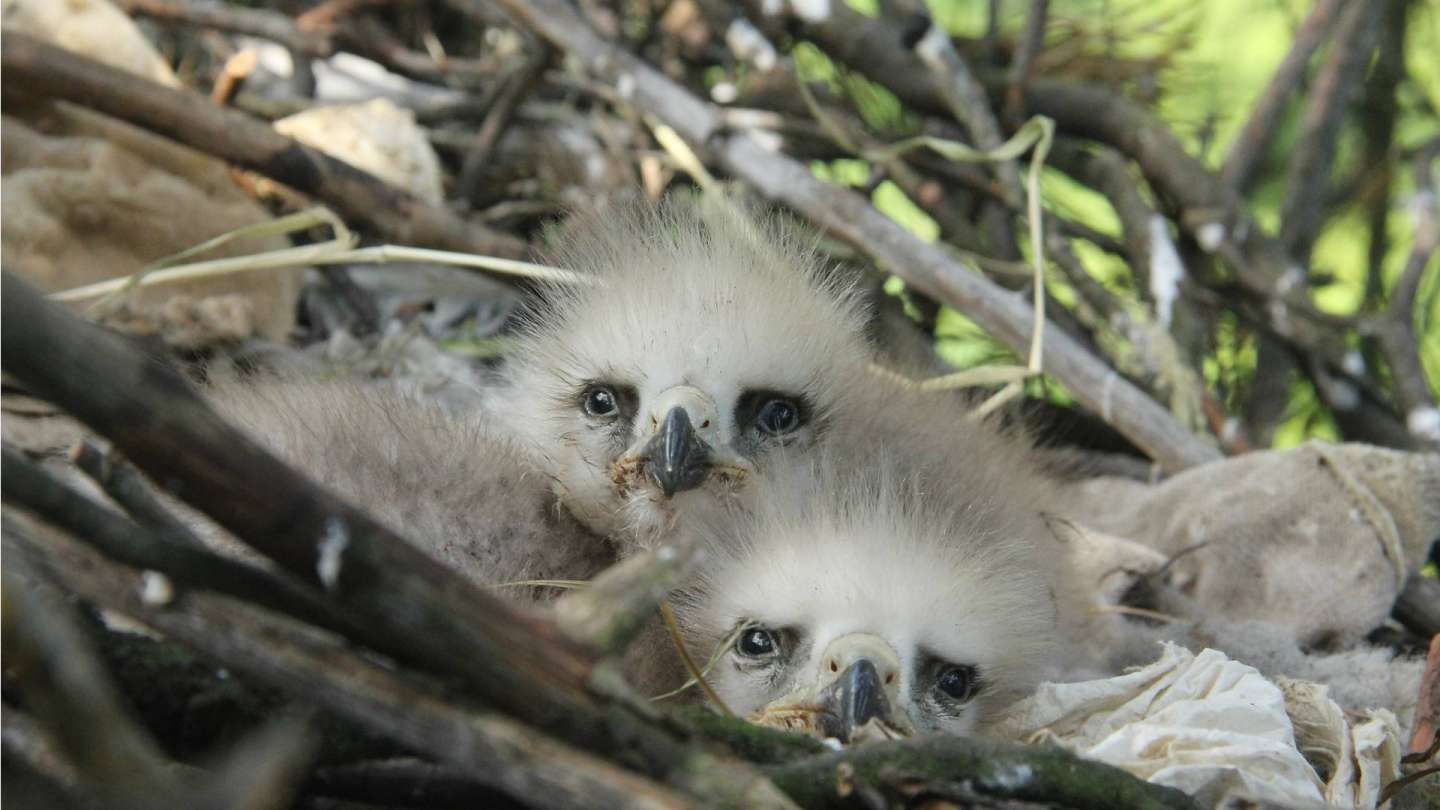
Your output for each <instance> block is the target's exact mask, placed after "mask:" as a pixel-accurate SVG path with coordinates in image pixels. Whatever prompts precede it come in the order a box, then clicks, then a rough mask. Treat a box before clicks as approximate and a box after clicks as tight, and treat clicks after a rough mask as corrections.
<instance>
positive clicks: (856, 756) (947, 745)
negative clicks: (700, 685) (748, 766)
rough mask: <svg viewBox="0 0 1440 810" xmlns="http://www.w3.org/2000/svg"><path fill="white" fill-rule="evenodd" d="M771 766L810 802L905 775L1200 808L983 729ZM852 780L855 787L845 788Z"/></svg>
mask: <svg viewBox="0 0 1440 810" xmlns="http://www.w3.org/2000/svg"><path fill="white" fill-rule="evenodd" d="M768 770H769V773H770V776H771V778H772V779H774V780H775V783H776V784H778V785H780V786H781V787H782V788H783V789H784V790H785V791H786V792H787V793H789V794H790V795H791V796H794V797H795V798H796V800H798V801H799V802H800V803H801V804H803V805H805V806H806V807H810V808H823V807H837V808H848V807H863V806H865V804H864V802H863V801H862V799H863V798H864V796H863V795H862V792H861V791H859V790H855V789H854V788H855V787H858V786H865V787H868V788H880V789H884V788H886V787H888V788H890V789H891V790H892V791H895V790H897V789H898V788H899V787H900V786H901V785H903V784H904V783H906V782H907V781H908V782H911V783H914V782H917V781H921V782H923V781H940V782H947V783H957V782H964V783H968V784H969V785H970V787H971V788H972V789H973V790H975V791H976V792H978V793H981V794H983V795H989V796H998V797H1004V798H1013V799H1024V800H1031V801H1041V802H1045V801H1055V800H1057V799H1060V800H1061V801H1063V803H1064V806H1066V807H1076V808H1094V810H1128V809H1130V808H1133V809H1134V810H1140V809H1141V808H1145V810H1194V808H1195V803H1194V802H1192V801H1191V800H1190V798H1189V797H1187V796H1186V795H1185V794H1184V793H1181V792H1180V791H1178V790H1176V789H1174V788H1168V787H1162V786H1160V785H1152V784H1150V783H1148V782H1142V781H1141V780H1139V779H1136V778H1135V777H1133V776H1131V775H1130V774H1128V773H1126V772H1124V771H1122V770H1120V769H1119V768H1116V767H1114V766H1111V765H1105V764H1103V763H1099V762H1091V761H1089V760H1084V759H1081V758H1079V757H1077V756H1075V755H1074V754H1071V753H1069V752H1067V751H1065V750H1063V749H1060V748H1055V747H1045V746H1027V745H1017V744H1013V743H1001V742H997V741H993V740H987V739H984V738H980V737H951V736H931V737H912V738H910V739H906V740H897V741H893V742H883V743H871V744H868V745H862V746H858V747H855V748H851V749H848V750H845V751H840V752H836V753H831V754H823V755H820V756H817V757H813V758H811V759H806V760H801V761H798V762H793V763H789V764H786V765H781V766H777V767H774V768H770V769H768ZM841 774H844V775H843V776H842V775H841ZM847 783H848V785H849V787H850V788H851V789H850V790H846V789H845V788H846V785H847ZM1061 797H1063V799H1061Z"/></svg>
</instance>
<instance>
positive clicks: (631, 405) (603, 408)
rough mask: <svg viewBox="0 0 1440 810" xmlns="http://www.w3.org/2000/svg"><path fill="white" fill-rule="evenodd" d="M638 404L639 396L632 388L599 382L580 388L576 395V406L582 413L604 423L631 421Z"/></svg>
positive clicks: (589, 383)
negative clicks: (617, 420)
mask: <svg viewBox="0 0 1440 810" xmlns="http://www.w3.org/2000/svg"><path fill="white" fill-rule="evenodd" d="M639 403H640V396H639V394H637V393H636V392H635V388H634V386H630V385H623V384H619V383H609V382H603V381H599V380H596V381H592V382H588V383H586V384H585V385H583V386H581V387H580V390H579V392H578V393H577V395H576V404H577V406H578V407H579V409H580V411H581V412H582V413H584V414H585V415H586V416H588V417H590V418H592V419H598V420H605V421H610V420H613V419H624V420H627V421H628V420H631V419H633V418H634V417H635V411H636V410H637V409H638V407H639Z"/></svg>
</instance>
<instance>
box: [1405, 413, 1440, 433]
mask: <svg viewBox="0 0 1440 810" xmlns="http://www.w3.org/2000/svg"><path fill="white" fill-rule="evenodd" d="M1405 427H1407V428H1409V429H1410V432H1411V433H1413V434H1415V435H1416V436H1419V437H1421V438H1425V439H1429V440H1430V441H1433V442H1440V409H1436V408H1433V407H1429V406H1425V405H1422V406H1420V407H1418V408H1413V409H1411V411H1410V413H1408V414H1406V416H1405Z"/></svg>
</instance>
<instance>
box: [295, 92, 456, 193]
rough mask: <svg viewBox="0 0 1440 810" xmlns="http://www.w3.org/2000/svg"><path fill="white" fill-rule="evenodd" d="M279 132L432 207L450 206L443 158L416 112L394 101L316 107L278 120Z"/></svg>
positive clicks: (376, 100) (385, 100)
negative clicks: (443, 171) (445, 187)
mask: <svg viewBox="0 0 1440 810" xmlns="http://www.w3.org/2000/svg"><path fill="white" fill-rule="evenodd" d="M275 129H276V130H277V131H279V132H281V133H283V134H285V135H289V136H290V137H292V138H294V139H295V140H297V141H300V142H301V143H304V144H307V145H309V146H312V147H314V148H316V149H319V150H320V151H322V152H325V153H326V154H328V155H330V156H332V157H336V158H339V159H340V160H343V161H345V162H346V163H349V164H350V165H351V166H354V167H356V168H358V169H364V170H365V171H367V172H369V173H371V174H373V175H375V176H376V177H379V178H380V179H381V180H384V181H385V182H387V183H389V184H391V185H393V186H396V187H398V188H403V189H405V190H406V191H409V192H410V193H411V194H414V195H415V196H416V197H419V198H420V199H422V200H424V201H425V202H428V203H430V204H431V205H439V204H441V203H442V202H444V199H445V189H444V183H443V180H442V178H441V172H440V158H439V157H437V156H436V155H435V150H434V149H433V148H432V147H431V146H430V141H429V140H428V139H427V138H426V137H425V132H424V130H422V129H421V128H420V126H419V125H418V124H416V123H415V114H414V113H413V112H411V111H409V110H406V109H403V108H401V107H398V106H396V104H395V103H394V102H392V101H390V100H389V99H383V98H378V99H375V100H374V101H369V102H366V103H363V104H334V105H327V106H321V107H314V108H311V109H309V110H306V111H304V112H302V113H297V114H295V115H292V116H289V117H288V118H282V119H280V120H279V121H276V122H275Z"/></svg>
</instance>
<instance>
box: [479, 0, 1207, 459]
mask: <svg viewBox="0 0 1440 810" xmlns="http://www.w3.org/2000/svg"><path fill="white" fill-rule="evenodd" d="M504 5H505V7H506V8H507V9H509V10H510V11H512V12H513V13H514V14H515V16H516V17H518V18H520V19H521V20H522V21H523V22H524V23H525V24H526V25H529V26H530V27H531V28H533V29H534V30H536V31H537V32H539V33H540V34H541V35H542V36H543V37H545V38H546V39H548V40H549V41H550V42H551V43H552V44H554V45H555V46H556V47H557V48H560V49H562V50H564V51H567V52H569V53H570V54H572V55H574V56H575V57H577V58H579V59H580V61H581V63H582V64H584V65H586V66H587V67H588V68H589V69H590V70H591V71H592V72H593V73H595V74H596V75H597V76H599V77H601V78H602V79H604V80H605V81H607V82H611V83H617V82H619V81H620V77H621V76H625V77H626V80H625V81H626V85H627V87H628V88H630V89H631V93H630V95H629V101H630V103H631V104H633V105H634V106H635V107H637V108H638V109H640V110H641V111H643V112H645V113H648V114H650V115H653V116H655V117H657V118H659V119H660V120H662V121H664V122H665V123H667V124H669V125H670V126H672V127H674V128H675V130H676V131H677V132H679V133H680V134H681V135H682V136H683V137H684V138H685V139H686V140H687V141H689V142H690V143H692V144H696V145H700V146H702V147H705V148H708V150H709V151H710V153H711V154H712V155H713V156H714V157H715V158H716V159H717V160H718V161H719V162H720V163H721V164H722V165H724V166H725V167H726V168H727V169H728V170H729V171H730V172H731V173H732V174H734V175H736V176H738V177H741V178H744V179H745V180H747V181H749V182H750V183H752V184H753V185H754V186H755V187H756V189H757V190H759V191H760V193H761V194H763V195H764V196H766V197H769V198H771V199H774V200H778V201H780V202H783V203H785V204H787V205H789V206H791V207H793V208H795V209H796V210H798V211H800V212H801V213H803V214H804V215H805V216H806V217H808V218H809V219H810V220H811V221H812V222H814V223H816V224H817V225H819V226H821V227H823V228H825V229H826V230H828V231H830V232H831V233H833V234H835V235H836V236H838V237H840V238H842V239H844V240H845V241H847V242H850V243H851V244H853V245H855V246H856V247H857V248H859V249H860V250H862V251H864V252H866V253H867V254H869V255H870V256H871V257H872V258H874V259H875V260H876V261H877V262H879V263H880V264H881V265H882V266H883V267H884V268H885V269H887V270H889V271H891V272H894V273H896V274H898V275H900V276H901V277H902V278H904V279H905V280H906V282H907V283H909V284H911V285H913V286H915V287H916V288H918V289H919V290H920V291H921V292H924V293H925V294H927V295H929V296H931V297H933V298H935V299H937V300H940V301H943V302H945V303H946V304H948V305H950V306H952V307H954V308H955V309H958V310H960V311H961V312H964V313H966V314H967V315H969V316H971V317H973V318H974V319H975V320H976V322H978V323H979V324H980V325H981V326H983V327H985V329H987V330H988V331H989V332H990V333H991V334H993V335H995V337H996V338H998V339H999V340H1001V341H1002V342H1004V343H1005V344H1007V345H1009V346H1010V347H1011V348H1013V349H1015V350H1016V351H1018V352H1021V353H1025V352H1026V348H1027V346H1028V344H1029V340H1030V330H1031V321H1032V317H1033V316H1032V312H1031V309H1030V307H1028V306H1027V305H1026V304H1025V303H1024V302H1023V301H1021V300H1020V299H1019V298H1017V297H1016V296H1014V295H1012V294H1009V293H1006V292H1003V291H1001V290H999V289H998V288H996V287H995V286H994V285H992V284H991V283H990V282H988V281H986V280H985V279H984V278H983V277H981V276H979V275H978V274H976V273H975V272H973V271H972V270H970V269H969V268H967V267H965V266H964V265H962V264H960V263H959V262H957V261H955V260H954V259H952V258H951V257H950V256H949V255H948V254H946V253H945V252H944V251H943V250H941V249H939V248H937V247H935V246H933V245H927V244H925V243H923V242H921V241H920V240H918V239H916V238H915V237H914V236H912V235H911V234H909V233H908V232H906V231H905V230H904V229H903V228H901V227H900V226H899V225H897V224H896V223H895V222H894V221H892V220H890V219H889V218H888V217H886V216H884V215H883V214H881V213H880V212H878V211H876V210H875V209H874V208H872V207H871V206H870V205H869V204H868V203H867V202H866V201H865V200H864V199H862V198H861V197H860V196H858V195H857V194H855V193H853V192H850V191H848V190H844V189H837V188H835V187H834V186H829V185H826V184H824V183H822V182H821V181H819V180H817V179H816V178H815V176H814V175H813V174H812V173H811V172H810V171H809V170H808V169H807V168H806V167H805V166H803V165H801V164H799V163H797V162H795V161H794V160H791V159H789V158H787V157H785V156H784V155H780V154H776V153H775V152H772V151H770V150H768V149H766V148H765V147H764V146H762V145H761V144H759V143H757V142H756V141H755V139H754V138H752V137H750V136H749V135H747V134H745V133H732V132H726V131H724V130H723V128H722V127H721V125H720V119H719V116H717V115H716V113H715V111H714V109H713V108H711V107H710V106H709V105H708V104H705V103H704V102H702V101H700V100H699V99H697V98H695V97H694V96H693V95H691V94H690V93H689V92H687V91H686V90H685V89H684V88H682V87H680V86H679V85H677V84H675V83H674V82H672V81H671V80H669V79H667V78H666V77H664V76H663V75H661V74H660V73H659V72H658V71H656V70H654V69H653V68H651V67H650V66H648V65H646V64H644V63H642V62H640V61H638V60H637V59H635V58H634V57H633V56H631V55H629V54H627V53H625V52H624V51H622V50H620V49H619V48H616V47H615V46H614V45H612V44H611V43H609V42H607V41H606V40H604V39H602V38H601V37H600V36H598V35H597V34H596V33H595V32H594V31H593V30H591V29H590V27H589V26H588V25H587V24H586V23H585V22H584V21H583V20H581V19H580V18H579V16H578V15H577V14H576V13H575V11H574V9H572V8H571V7H570V6H569V5H568V4H566V3H564V2H562V1H561V0H533V1H532V0H505V3H504ZM835 8H839V6H838V5H837V6H836V7H835ZM876 50H885V49H879V48H877V49H876ZM1044 351H1045V362H1046V371H1048V372H1049V373H1051V374H1053V375H1055V377H1056V378H1057V379H1059V380H1060V381H1061V382H1062V383H1064V384H1065V386H1066V387H1067V388H1069V389H1070V390H1071V391H1072V392H1074V394H1075V396H1076V397H1077V398H1078V399H1079V400H1080V401H1081V402H1082V403H1083V404H1084V405H1085V406H1086V407H1088V408H1090V409H1091V410H1092V411H1094V412H1096V413H1099V414H1101V415H1102V416H1104V417H1107V418H1108V419H1110V420H1112V422H1113V424H1115V426H1116V427H1117V429H1119V430H1120V431H1121V432H1122V433H1124V434H1125V435H1126V437H1127V438H1129V439H1130V440H1131V441H1133V442H1134V443H1135V444H1136V445H1137V446H1139V447H1141V448H1143V449H1144V450H1145V451H1146V452H1147V453H1150V454H1151V455H1152V456H1153V457H1154V458H1155V459H1156V460H1158V461H1159V462H1160V463H1161V464H1162V465H1163V466H1164V467H1165V468H1166V469H1169V470H1179V469H1183V468H1185V467H1188V466H1192V465H1194V464H1199V463H1203V462H1205V461H1209V460H1212V459H1215V458H1218V457H1219V454H1218V453H1217V452H1216V451H1215V450H1214V448H1212V447H1210V446H1209V445H1207V444H1205V443H1204V442H1202V441H1201V440H1200V439H1199V438H1197V437H1196V436H1194V435H1192V434H1190V433H1189V432H1188V431H1186V430H1185V429H1184V428H1182V427H1181V426H1180V425H1179V424H1177V423H1176V422H1175V421H1174V420H1173V419H1172V418H1171V417H1170V415H1169V414H1168V413H1166V412H1165V410H1164V409H1163V408H1161V407H1160V406H1159V405H1158V404H1156V403H1155V402H1154V401H1153V400H1151V399H1150V398H1149V397H1147V396H1145V394H1144V393H1143V392H1142V391H1140V390H1139V389H1138V388H1136V387H1135V386H1133V385H1131V384H1130V383H1129V382H1127V381H1125V380H1123V379H1121V378H1120V377H1119V375H1117V374H1116V373H1115V372H1114V371H1113V370H1111V369H1110V368H1109V367H1108V366H1106V365H1105V364H1104V363H1103V362H1101V361H1100V360H1098V359H1096V358H1095V357H1094V356H1093V355H1091V354H1089V353H1088V352H1086V351H1084V350H1083V349H1082V348H1080V346H1079V345H1078V344H1076V343H1075V341H1074V340H1072V339H1071V338H1069V337H1067V336H1065V335H1063V334H1060V333H1059V331H1058V330H1055V329H1050V330H1047V331H1046V335H1045V347H1044Z"/></svg>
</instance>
